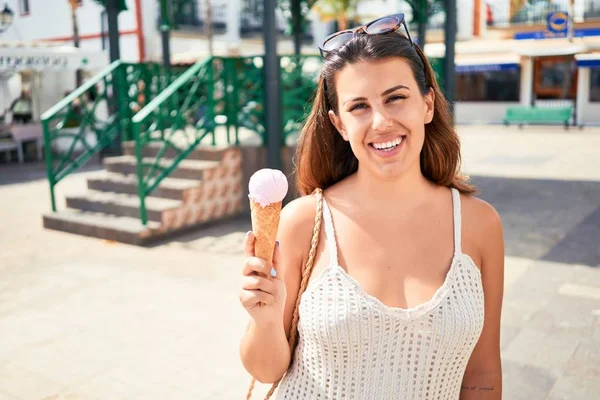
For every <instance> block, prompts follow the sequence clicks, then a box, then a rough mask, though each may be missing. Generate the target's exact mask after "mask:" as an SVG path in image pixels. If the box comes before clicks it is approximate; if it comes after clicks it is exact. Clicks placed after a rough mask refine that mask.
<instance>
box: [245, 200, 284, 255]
mask: <svg viewBox="0 0 600 400" xmlns="http://www.w3.org/2000/svg"><path fill="white" fill-rule="evenodd" d="M281 204H282V202H281V201H280V202H277V203H272V204H269V205H267V206H266V207H263V206H261V205H260V204H259V203H257V202H255V201H253V200H250V210H251V213H252V214H251V215H252V232H253V233H254V236H255V237H256V242H255V243H254V253H255V256H256V257H258V258H262V259H264V260H267V261H268V262H272V261H273V253H274V251H275V239H276V236H277V228H278V227H279V215H280V214H281Z"/></svg>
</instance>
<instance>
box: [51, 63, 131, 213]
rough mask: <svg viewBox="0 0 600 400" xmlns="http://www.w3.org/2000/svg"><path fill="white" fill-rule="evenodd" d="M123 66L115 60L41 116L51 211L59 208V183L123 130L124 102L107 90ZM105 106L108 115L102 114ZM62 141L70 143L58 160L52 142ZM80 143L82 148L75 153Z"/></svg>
mask: <svg viewBox="0 0 600 400" xmlns="http://www.w3.org/2000/svg"><path fill="white" fill-rule="evenodd" d="M121 65H122V63H121V61H115V62H113V63H112V64H110V65H109V66H108V67H107V68H106V69H104V70H103V71H102V72H100V73H99V74H98V75H96V76H95V77H94V78H92V79H90V80H89V81H87V82H86V83H85V84H83V85H82V86H80V87H79V88H77V89H75V90H74V91H73V92H72V93H70V94H69V95H67V96H66V97H65V98H64V99H62V100H61V101H60V102H58V103H57V104H56V105H55V106H53V107H52V108H50V109H49V110H48V111H47V112H45V113H44V114H43V115H42V117H41V121H42V127H43V132H44V145H45V149H46V151H45V159H46V170H47V174H48V182H49V184H50V201H51V204H52V211H56V198H55V193H54V188H55V186H56V184H57V183H58V182H59V181H60V180H61V179H63V178H64V177H66V176H67V175H69V174H70V173H72V172H73V171H75V170H77V169H78V168H80V167H81V166H82V165H84V164H85V163H86V162H87V161H88V160H89V159H90V158H91V157H92V156H93V155H94V154H96V153H98V152H99V151H100V150H102V149H104V148H105V147H107V146H109V145H110V144H111V143H113V141H114V140H115V138H116V137H117V135H118V134H119V132H120V131H121V129H120V118H119V111H120V110H118V107H117V104H119V103H120V104H122V103H123V102H118V101H117V99H116V98H115V96H114V95H113V96H110V95H109V90H108V88H109V87H110V86H111V85H112V84H113V81H115V80H118V79H119V71H120V69H121ZM103 107H104V108H105V109H104V114H106V115H101V114H102V113H103V112H102V111H101V110H102V108H103ZM111 110H112V114H110V112H111ZM61 142H63V143H66V144H67V146H66V147H67V150H66V151H65V152H64V153H62V154H57V155H56V159H55V155H54V152H53V144H56V145H57V147H58V146H59V144H60V143H61ZM94 142H95V143H94ZM78 146H79V147H82V148H83V151H82V152H81V154H79V155H76V153H77V152H79V149H78V148H77V147H78Z"/></svg>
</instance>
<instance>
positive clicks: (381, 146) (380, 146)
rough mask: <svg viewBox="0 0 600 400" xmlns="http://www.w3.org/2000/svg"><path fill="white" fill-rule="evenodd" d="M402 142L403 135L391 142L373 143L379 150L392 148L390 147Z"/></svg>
mask: <svg viewBox="0 0 600 400" xmlns="http://www.w3.org/2000/svg"><path fill="white" fill-rule="evenodd" d="M400 143H402V138H401V137H399V138H398V139H396V140H393V141H391V142H383V143H373V147H375V148H376V149H378V150H390V149H392V148H394V147H396V146H398V145H399V144H400Z"/></svg>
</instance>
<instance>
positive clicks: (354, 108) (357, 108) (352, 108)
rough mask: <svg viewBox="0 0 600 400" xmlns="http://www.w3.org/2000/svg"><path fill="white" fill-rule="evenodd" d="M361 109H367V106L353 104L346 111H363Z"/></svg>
mask: <svg viewBox="0 0 600 400" xmlns="http://www.w3.org/2000/svg"><path fill="white" fill-rule="evenodd" d="M363 108H367V105H366V104H364V103H358V104H355V105H353V106H352V107H350V109H349V110H348V111H350V112H352V111H354V110H360V109H363Z"/></svg>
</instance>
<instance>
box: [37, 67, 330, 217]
mask: <svg viewBox="0 0 600 400" xmlns="http://www.w3.org/2000/svg"><path fill="white" fill-rule="evenodd" d="M279 61H280V74H281V82H280V83H281V84H280V88H281V98H282V115H281V121H282V126H281V130H280V131H281V140H282V144H283V143H284V142H285V141H286V139H287V138H288V137H289V136H290V135H292V134H294V133H296V132H298V131H299V130H300V129H301V125H302V123H303V120H304V117H305V115H306V112H307V109H306V107H307V104H308V101H309V100H310V97H311V96H312V94H313V93H314V90H315V88H316V85H317V81H318V76H319V71H320V67H321V60H320V58H319V57H317V56H280V57H279ZM263 66H264V57H263V56H254V57H230V58H223V57H212V58H209V59H207V60H204V61H202V62H198V63H197V64H195V65H194V66H192V67H191V68H189V69H187V70H186V71H185V72H183V70H182V69H181V68H179V69H177V68H172V69H170V70H169V71H166V70H165V69H164V68H163V67H162V66H160V65H158V64H128V63H123V62H121V61H116V62H114V63H112V64H111V65H110V66H109V67H108V68H106V69H105V70H104V71H102V72H101V73H100V74H98V75H97V76H95V77H94V78H92V79H91V80H89V81H88V82H86V83H85V84H84V85H83V86H81V87H80V88H78V89H76V90H75V91H74V92H73V93H71V94H69V95H68V96H67V97H66V98H64V99H63V100H62V101H60V102H59V103H58V104H56V105H55V106H54V107H52V109H50V110H49V111H48V112H46V113H45V114H44V115H43V116H42V124H43V129H44V141H45V146H46V167H47V170H48V181H49V184H50V196H51V202H52V210H53V211H56V201H55V195H54V189H55V186H56V184H57V183H58V182H59V181H60V180H62V179H63V178H64V177H66V176H67V175H69V174H70V173H72V172H74V171H75V170H77V169H78V168H80V167H81V166H82V165H84V164H85V163H86V162H87V161H88V160H89V159H90V158H91V157H92V156H94V155H95V154H97V153H98V152H100V151H101V150H103V149H105V148H107V147H111V146H119V145H120V142H121V143H122V142H125V141H129V140H133V141H134V142H135V157H136V162H137V166H136V169H137V175H138V194H139V197H140V216H141V220H142V222H143V223H144V224H146V223H147V212H146V206H145V200H146V197H147V196H149V195H150V194H151V193H152V192H153V191H154V190H155V189H156V188H157V187H158V185H159V184H160V182H161V180H162V179H164V178H165V177H167V176H168V175H169V174H170V173H171V172H173V171H174V170H175V169H176V168H177V166H178V165H179V164H180V163H181V161H182V160H184V159H185V158H186V157H187V156H188V155H189V154H190V153H191V152H192V151H193V150H194V149H195V148H196V147H197V146H198V145H199V144H200V142H201V141H202V140H204V139H205V138H206V137H211V141H210V143H211V144H212V145H215V144H216V135H215V129H216V128H217V127H218V126H221V127H222V128H221V129H224V130H225V131H226V142H227V144H229V145H235V146H238V145H239V144H240V140H239V130H240V128H244V129H246V130H248V131H250V132H253V133H255V134H256V135H258V136H259V137H260V138H261V141H262V143H263V145H264V144H265V143H266V139H267V138H266V132H265V110H264V108H265V106H266V105H265V104H264V68H263ZM119 139H120V140H119ZM156 144H159V145H158V151H157V152H156V153H155V156H154V157H148V158H145V157H144V155H145V154H147V153H148V152H146V151H145V148H146V147H148V146H156ZM61 147H62V149H61ZM115 150H117V151H118V150H119V149H115ZM167 152H169V153H168V156H169V157H165V156H166V155H167ZM173 153H174V154H175V157H173V156H172V155H173Z"/></svg>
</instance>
